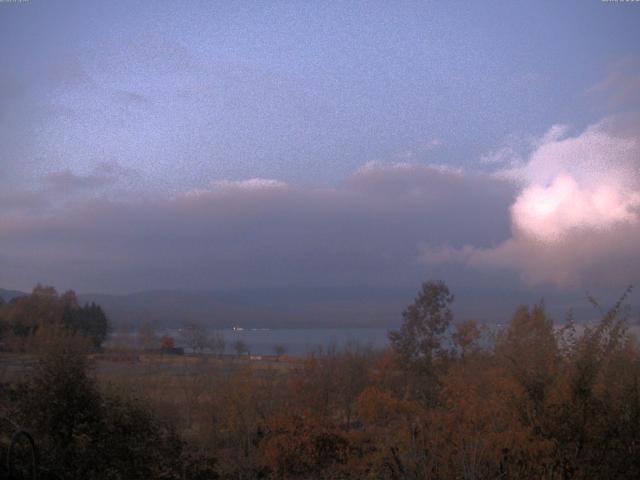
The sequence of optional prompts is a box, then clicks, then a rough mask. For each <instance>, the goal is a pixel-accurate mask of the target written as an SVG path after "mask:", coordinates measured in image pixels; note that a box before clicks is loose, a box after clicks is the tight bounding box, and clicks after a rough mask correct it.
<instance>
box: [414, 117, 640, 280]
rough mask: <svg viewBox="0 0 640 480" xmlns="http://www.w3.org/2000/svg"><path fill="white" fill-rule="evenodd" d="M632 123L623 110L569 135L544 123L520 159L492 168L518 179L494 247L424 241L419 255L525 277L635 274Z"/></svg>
mask: <svg viewBox="0 0 640 480" xmlns="http://www.w3.org/2000/svg"><path fill="white" fill-rule="evenodd" d="M638 125H640V123H638V121H637V119H635V118H633V117H630V116H621V117H615V118H613V117H612V118H608V119H605V120H603V121H601V122H599V123H597V124H594V125H591V126H589V127H587V128H586V129H585V130H584V131H583V132H582V133H580V134H578V135H575V136H568V129H567V128H566V127H560V126H554V127H552V128H551V129H550V130H549V132H547V134H546V135H545V136H544V137H543V138H542V139H541V140H540V141H539V142H538V143H537V148H535V150H534V151H533V152H532V153H531V155H530V156H529V158H528V160H527V161H526V162H525V163H524V164H522V165H520V166H517V167H514V168H511V169H508V170H504V171H500V172H498V175H499V176H503V177H505V178H511V179H513V180H514V181H515V182H517V183H518V184H519V185H521V187H520V191H519V193H518V195H517V197H516V198H515V201H514V202H513V203H512V205H511V208H510V217H511V236H510V238H509V239H507V240H506V241H504V242H502V243H500V244H499V245H498V246H496V247H494V248H477V247H476V246H471V245H467V246H466V247H464V248H462V249H460V248H452V247H450V246H448V245H444V246H434V245H433V244H430V245H427V246H426V247H425V248H424V250H423V256H422V258H423V260H424V261H425V262H426V263H430V264H434V263H447V262H458V263H464V264H467V265H471V266H474V267H476V268H482V269H485V268H505V269H514V270H516V271H518V272H520V274H521V276H522V278H523V279H524V280H525V281H527V282H528V283H530V284H543V283H552V284H556V285H558V286H561V287H570V286H592V285H610V286H614V285H615V286H618V285H624V284H628V283H633V282H636V281H638V272H640V138H639V136H638V132H639V131H640V129H638V128H637V127H638Z"/></svg>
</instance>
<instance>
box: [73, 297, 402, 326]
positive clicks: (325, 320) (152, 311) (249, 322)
mask: <svg viewBox="0 0 640 480" xmlns="http://www.w3.org/2000/svg"><path fill="white" fill-rule="evenodd" d="M411 297H412V292H404V291H395V290H376V289H373V290H367V289H357V288H353V289H337V288H322V289H305V288H281V289H273V288H271V289H242V290H233V291H210V292H188V291H148V292H138V293H132V294H127V295H105V294H85V295H79V300H80V301H81V302H91V301H93V302H96V303H98V304H100V305H101V306H102V307H103V308H104V310H105V312H106V313H107V315H109V317H110V318H111V319H112V321H113V322H114V323H116V324H117V323H120V322H128V323H132V324H139V323H141V322H143V321H152V322H158V323H159V324H162V325H166V326H179V325H181V324H183V323H184V322H190V321H193V322H204V323H206V324H208V325H210V326H212V327H220V328H223V327H231V326H234V325H241V326H243V327H249V328H260V327H269V328H281V327H338V326H350V327H357V326H363V327H364V326H367V327H369V326H384V327H386V326H389V325H393V323H394V320H396V319H397V318H399V316H400V312H401V311H402V309H403V307H404V306H406V304H407V303H408V302H410V301H411Z"/></svg>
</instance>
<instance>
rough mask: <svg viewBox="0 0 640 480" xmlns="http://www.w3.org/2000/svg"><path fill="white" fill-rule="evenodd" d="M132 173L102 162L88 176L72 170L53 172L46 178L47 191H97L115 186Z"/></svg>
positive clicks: (115, 164) (115, 165)
mask: <svg viewBox="0 0 640 480" xmlns="http://www.w3.org/2000/svg"><path fill="white" fill-rule="evenodd" d="M129 173H130V172H129V170H128V169H125V168H123V167H121V166H120V165H118V164H117V163H109V162H102V163H99V164H98V165H97V166H95V167H94V168H93V170H92V171H91V172H90V173H89V174H87V175H79V174H76V173H74V172H72V171H71V170H70V169H65V170H59V171H55V172H51V173H49V174H47V175H46V176H45V177H44V186H45V189H46V190H49V191H53V192H56V193H65V194H70V193H73V192H75V191H78V190H91V191H96V190H97V189H100V188H101V187H105V186H108V185H113V184H114V183H116V182H117V181H118V180H120V179H121V178H122V177H124V176H126V175H128V174H129Z"/></svg>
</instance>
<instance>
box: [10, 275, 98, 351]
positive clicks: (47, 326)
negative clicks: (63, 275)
mask: <svg viewBox="0 0 640 480" xmlns="http://www.w3.org/2000/svg"><path fill="white" fill-rule="evenodd" d="M60 329H62V330H64V331H66V332H67V333H69V334H71V335H78V336H81V337H83V338H85V339H86V340H87V341H89V342H90V344H91V346H92V347H93V348H94V349H99V348H100V347H101V345H102V343H103V342H104V341H105V340H106V338H107V334H108V332H109V321H108V319H107V316H106V315H105V313H104V311H103V310H102V307H100V306H99V305H96V304H95V303H93V302H92V303H86V304H84V305H80V303H79V302H78V298H77V296H76V293H75V292H74V291H73V290H68V291H66V292H64V293H63V294H59V293H58V292H57V291H56V289H55V288H53V287H48V286H43V285H40V284H38V285H37V286H36V287H34V289H33V291H32V292H31V294H30V295H25V296H21V297H15V298H13V299H11V300H10V301H9V302H5V301H4V300H3V299H2V298H0V336H1V337H0V338H1V339H2V340H1V341H2V344H3V346H4V347H5V349H6V348H9V349H16V350H23V351H24V350H25V349H26V348H29V346H30V345H33V344H37V343H41V342H46V341H47V337H48V336H52V335H54V336H55V334H56V332H57V331H58V330H60Z"/></svg>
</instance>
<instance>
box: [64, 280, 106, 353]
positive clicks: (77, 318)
mask: <svg viewBox="0 0 640 480" xmlns="http://www.w3.org/2000/svg"><path fill="white" fill-rule="evenodd" d="M71 294H72V296H71ZM65 296H68V297H67V298H66V300H65ZM61 300H62V301H63V304H64V307H63V312H62V323H63V325H64V326H65V327H66V328H68V329H69V330H70V331H71V332H72V333H79V334H80V335H84V336H86V337H89V338H90V339H91V340H92V342H93V346H94V347H95V348H100V346H101V345H102V342H104V341H105V340H106V338H107V333H108V332H109V321H108V319H107V316H106V315H105V313H104V311H103V310H102V307H100V305H96V304H95V303H93V302H91V303H90V304H85V305H84V306H82V307H80V306H78V304H77V303H76V302H75V293H73V292H71V291H70V292H67V293H65V295H64V296H63V297H61Z"/></svg>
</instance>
